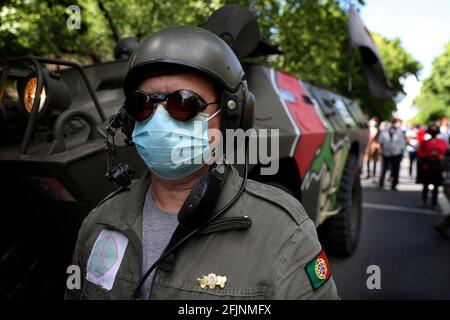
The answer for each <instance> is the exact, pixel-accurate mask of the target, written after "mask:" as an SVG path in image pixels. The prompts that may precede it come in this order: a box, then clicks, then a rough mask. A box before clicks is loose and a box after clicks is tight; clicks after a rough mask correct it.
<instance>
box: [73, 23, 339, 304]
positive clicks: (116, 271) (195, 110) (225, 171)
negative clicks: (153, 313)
mask: <svg viewBox="0 0 450 320" xmlns="http://www.w3.org/2000/svg"><path fill="white" fill-rule="evenodd" d="M124 91H125V97H126V102H125V105H124V108H125V110H126V112H127V114H128V116H129V117H130V118H131V119H133V120H134V121H135V125H134V129H133V133H132V135H131V139H132V140H133V142H134V143H135V145H136V149H137V151H138V153H139V155H140V156H141V157H142V159H143V160H144V162H145V163H146V165H147V167H148V168H149V171H148V172H147V173H146V174H144V175H143V176H142V177H141V178H140V179H139V180H138V181H134V182H133V183H132V185H131V186H130V187H123V188H121V189H119V190H117V191H116V192H114V193H112V194H110V195H109V196H107V197H106V198H105V199H103V200H102V201H101V202H100V204H99V205H98V206H97V207H96V208H95V209H93V210H92V212H91V213H90V214H89V215H88V217H87V218H86V219H85V221H84V222H83V224H82V227H81V229H80V231H79V236H78V241H77V245H76V248H75V253H74V264H76V265H78V266H79V267H80V268H81V270H82V275H83V277H82V285H81V289H74V290H67V291H66V298H68V299H82V298H84V299H132V298H140V299H255V298H256V299H337V298H338V295H337V290H336V286H335V284H334V281H333V278H332V276H331V271H330V266H329V263H328V260H327V258H326V256H325V253H324V252H323V250H322V248H321V245H320V243H319V241H318V239H317V234H316V230H315V225H314V223H313V222H312V221H311V220H310V219H309V218H308V216H307V214H306V213H305V211H304V209H303V207H302V206H301V204H300V203H299V202H298V201H297V200H296V199H294V198H293V197H291V196H289V195H288V194H286V193H285V192H283V191H281V190H280V189H277V188H274V187H270V186H267V185H264V184H260V183H258V182H255V181H252V180H248V181H246V179H242V178H240V177H239V175H238V173H237V170H236V169H234V168H233V167H231V166H229V165H224V164H220V163H219V164H211V162H207V161H206V160H205V159H214V158H215V154H214V150H215V149H216V148H217V141H216V140H215V139H211V135H210V131H209V130H211V129H216V130H220V131H222V132H224V131H225V130H226V129H239V128H241V129H244V130H246V129H248V128H250V127H251V125H252V120H253V113H254V98H253V95H252V94H251V92H250V91H249V90H248V89H247V85H246V81H245V75H244V71H243V69H242V66H241V64H240V62H239V60H238V58H237V57H236V55H235V54H234V53H233V51H232V50H231V48H230V47H229V46H228V45H227V44H226V43H225V42H224V41H223V40H222V39H220V38H219V37H217V36H216V35H214V34H212V33H211V32H209V31H206V30H204V29H201V28H195V27H188V26H181V27H172V28H168V29H164V30H161V31H159V32H157V33H155V34H154V35H152V36H151V37H149V38H147V39H146V40H144V41H142V42H141V44H140V45H139V47H138V48H137V50H136V51H135V52H134V54H133V55H132V57H131V59H130V64H129V70H128V73H127V76H126V78H125V82H124ZM195 122H197V123H200V127H199V128H200V132H196V131H198V130H196V129H195V124H194V123H195ZM177 132H183V134H182V135H183V136H184V137H186V136H187V137H188V139H187V141H188V142H187V144H182V145H181V146H180V144H179V139H178V137H177V138H174V137H173V136H174V135H173V133H177ZM191 149H192V150H193V149H196V150H199V152H197V153H195V152H194V154H192V153H191V152H187V153H186V154H187V156H184V155H185V153H183V152H186V151H188V150H189V151H190V150H191ZM174 150H176V152H175V154H178V151H182V154H183V157H182V159H181V160H180V159H174ZM225 157H226V156H225ZM199 159H201V161H198V160H199ZM186 160H190V161H186Z"/></svg>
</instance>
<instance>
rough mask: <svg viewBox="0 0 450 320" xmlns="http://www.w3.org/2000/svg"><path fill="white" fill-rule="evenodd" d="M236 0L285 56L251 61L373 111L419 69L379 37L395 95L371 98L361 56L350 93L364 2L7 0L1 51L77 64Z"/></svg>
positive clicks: (383, 107)
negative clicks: (74, 25) (77, 23)
mask: <svg viewBox="0 0 450 320" xmlns="http://www.w3.org/2000/svg"><path fill="white" fill-rule="evenodd" d="M230 3H237V4H240V5H242V6H245V7H249V8H251V10H252V11H253V12H254V13H255V14H256V16H257V17H258V21H259V24H260V26H261V33H262V37H263V39H265V40H266V41H268V42H270V43H272V44H276V45H277V46H279V47H280V49H281V50H282V51H283V53H284V54H283V55H279V56H272V57H269V58H257V59H254V60H256V61H258V62H260V63H265V64H268V65H271V66H273V67H275V68H279V69H283V70H285V71H287V72H289V73H292V74H294V75H296V76H299V77H300V78H302V79H305V80H308V81H310V82H312V83H315V84H317V85H320V86H322V87H325V88H327V89H330V90H333V91H335V92H337V93H340V94H342V95H346V96H350V97H351V98H353V99H356V100H357V101H358V102H359V103H360V104H361V105H362V106H363V108H364V109H365V110H366V112H367V113H368V114H369V115H377V116H379V117H381V118H386V117H388V116H389V115H390V114H391V113H392V111H393V110H395V105H396V102H395V101H396V100H395V99H398V98H399V97H401V94H402V93H403V87H402V85H401V82H400V79H401V78H403V77H406V76H407V75H409V74H417V72H418V70H419V69H420V65H419V64H418V63H417V62H416V61H414V59H413V58H411V56H409V55H408V54H407V53H406V52H405V51H404V50H403V48H402V47H401V44H400V41H399V40H398V39H394V40H392V41H389V40H387V39H384V38H382V37H381V36H378V35H374V39H375V41H376V43H377V45H378V47H379V48H380V51H381V55H382V57H383V59H384V62H385V66H386V71H387V74H388V78H389V80H390V81H391V83H393V85H394V90H393V98H392V99H390V100H388V101H377V100H375V99H372V98H369V94H368V88H367V83H366V80H365V78H364V74H363V71H362V65H361V60H360V58H359V56H358V55H356V56H355V61H354V63H353V72H352V74H353V75H352V76H353V79H352V80H353V91H352V92H351V93H349V92H348V90H347V80H348V73H349V69H350V63H351V60H350V58H349V50H348V35H347V10H348V8H349V6H350V5H353V6H355V7H357V8H361V7H362V6H364V1H363V0H321V1H318V0H301V1H299V0H283V1H281V0H235V1H230V0H212V1H207V0H175V1H147V0H78V1H73V0H68V1H53V0H40V1H37V0H6V1H4V2H3V3H2V5H1V7H0V57H11V56H18V55H25V54H34V55H43V56H51V57H59V58H68V59H71V60H75V61H78V62H80V63H83V64H86V63H93V62H94V63H95V62H101V61H108V60H112V59H113V55H112V54H113V48H114V45H115V43H116V41H117V40H118V39H120V38H122V37H125V36H137V37H140V38H142V37H145V36H147V35H150V34H152V33H153V32H155V31H157V30H159V29H162V28H164V27H167V26H171V25H179V24H191V25H198V26H201V25H203V24H204V23H205V22H206V20H207V18H208V17H209V16H210V15H211V13H212V12H213V11H214V10H216V9H218V8H219V7H221V6H222V5H224V4H230ZM73 4H76V5H78V6H79V7H80V9H81V29H80V30H77V29H74V30H70V29H68V28H67V27H66V21H67V19H68V18H69V16H70V12H69V11H68V9H67V8H68V7H69V6H70V5H73Z"/></svg>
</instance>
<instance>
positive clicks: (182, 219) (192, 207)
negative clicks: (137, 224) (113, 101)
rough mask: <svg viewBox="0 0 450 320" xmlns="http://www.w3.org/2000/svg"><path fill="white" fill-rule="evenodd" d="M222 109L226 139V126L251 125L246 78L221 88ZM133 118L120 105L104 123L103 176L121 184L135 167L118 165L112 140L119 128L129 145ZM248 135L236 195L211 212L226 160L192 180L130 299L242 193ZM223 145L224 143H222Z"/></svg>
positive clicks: (226, 168) (252, 102)
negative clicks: (172, 226) (161, 247)
mask: <svg viewBox="0 0 450 320" xmlns="http://www.w3.org/2000/svg"><path fill="white" fill-rule="evenodd" d="M220 108H221V110H222V111H221V113H222V117H221V130H222V133H223V134H222V136H223V139H224V140H225V136H226V135H225V131H226V129H238V128H241V129H243V130H244V131H245V130H247V129H249V128H251V127H252V126H253V119H254V113H255V97H254V95H253V94H252V93H251V92H250V90H249V89H248V85H247V81H246V79H245V78H243V79H242V80H241V82H240V85H239V87H238V89H237V90H236V91H235V92H231V91H229V90H227V89H223V90H222V92H221V97H220ZM134 124H135V123H134V120H132V119H131V118H130V117H129V116H128V114H127V112H126V111H125V109H124V108H123V107H122V108H121V109H120V110H119V111H118V112H117V113H116V114H115V115H113V116H112V117H111V118H110V119H109V122H108V125H107V126H106V141H105V142H106V146H107V147H106V150H107V173H106V177H107V178H108V179H110V180H112V181H114V182H115V183H117V184H119V185H120V186H122V187H127V186H129V185H130V184H131V180H132V179H133V178H134V175H135V170H134V169H133V168H132V167H131V166H130V165H128V164H126V163H122V162H120V163H118V164H117V150H116V145H115V141H114V137H115V134H116V132H117V130H118V129H119V128H120V129H121V131H122V133H123V134H125V136H126V139H125V143H126V144H127V145H128V146H132V145H134V144H133V141H132V132H133V129H134ZM247 139H248V138H247V137H246V138H245V139H244V150H245V165H244V174H243V180H242V184H241V186H240V188H239V190H238V191H237V193H236V194H235V196H234V197H233V198H232V199H231V200H230V201H229V202H228V203H227V204H226V205H224V206H223V207H222V208H221V209H219V210H218V211H216V212H214V213H212V211H213V210H214V208H215V205H216V203H217V200H218V198H219V196H220V194H221V192H222V188H223V185H224V181H225V178H226V176H227V174H228V173H229V170H230V169H229V167H230V165H229V164H226V159H223V163H216V164H213V165H211V166H210V167H209V169H208V171H207V173H205V174H204V175H202V176H201V177H200V178H199V179H198V181H197V182H196V183H195V185H194V187H193V188H192V190H191V192H190V194H189V195H188V197H187V199H186V201H185V202H184V204H183V206H182V207H181V209H180V212H179V213H178V221H179V226H178V227H177V229H176V230H175V232H174V234H173V236H172V239H171V241H170V243H169V244H168V246H167V247H166V249H165V251H164V252H163V254H162V255H161V256H160V258H159V259H158V260H157V261H156V262H155V263H154V264H153V265H152V266H151V267H150V268H149V269H148V270H147V272H146V273H145V274H144V275H143V277H142V278H141V280H140V281H139V283H138V286H137V288H136V290H135V291H134V294H133V298H134V299H140V290H141V289H142V286H143V284H144V282H145V281H146V280H147V278H148V277H149V276H150V274H151V273H152V272H153V270H155V269H156V268H157V267H158V266H159V265H160V264H161V263H163V262H164V260H165V259H166V258H167V257H168V256H169V255H170V254H171V253H173V252H174V251H175V250H177V249H178V248H179V247H181V245H182V244H184V243H186V242H187V241H188V240H189V239H190V238H191V237H193V236H194V235H195V234H197V233H198V232H199V231H201V230H202V229H204V228H205V227H206V226H208V225H209V224H210V223H211V222H212V221H213V220H215V219H217V218H219V217H220V216H222V215H223V214H224V213H225V212H226V210H228V208H230V207H231V206H232V205H233V204H234V203H235V202H236V201H237V199H238V198H239V197H240V196H241V194H242V193H243V192H244V189H245V185H246V183H247V176H248V155H247ZM223 142H225V141H223ZM223 145H225V143H223Z"/></svg>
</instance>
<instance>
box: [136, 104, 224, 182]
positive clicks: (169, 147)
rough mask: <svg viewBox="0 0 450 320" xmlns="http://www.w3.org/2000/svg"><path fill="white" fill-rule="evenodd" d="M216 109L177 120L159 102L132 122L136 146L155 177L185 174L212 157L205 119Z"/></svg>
mask: <svg viewBox="0 0 450 320" xmlns="http://www.w3.org/2000/svg"><path fill="white" fill-rule="evenodd" d="M219 112H220V110H219V111H217V112H216V113H214V114H213V115H211V116H209V115H208V114H207V113H203V112H200V113H198V114H197V115H196V116H195V117H194V118H192V119H190V120H188V121H177V120H175V119H174V118H172V117H171V116H170V114H169V113H168V112H167V110H166V109H165V108H164V107H163V106H162V105H159V106H158V107H157V108H156V110H155V112H154V113H153V115H152V116H151V117H150V118H149V119H147V120H145V121H142V122H136V124H135V126H134V130H133V135H132V138H133V142H134V143H135V145H136V150H137V152H138V153H139V155H140V156H141V158H142V159H143V160H144V162H145V163H146V164H147V166H148V168H149V169H150V170H151V171H152V172H153V173H154V174H156V175H157V176H158V177H160V178H162V179H166V180H177V179H181V178H184V177H187V176H189V175H191V174H192V173H194V172H196V171H197V170H199V169H200V168H201V167H202V166H203V165H204V164H205V163H207V162H208V161H209V160H211V159H212V154H211V149H210V148H209V140H208V131H207V130H208V121H209V120H211V119H212V118H213V117H215V116H216V115H217V114H218V113H219Z"/></svg>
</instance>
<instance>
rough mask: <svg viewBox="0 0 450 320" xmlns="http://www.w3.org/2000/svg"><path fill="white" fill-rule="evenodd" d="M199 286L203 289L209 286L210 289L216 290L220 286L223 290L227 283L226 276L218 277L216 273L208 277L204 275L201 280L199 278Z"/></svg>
mask: <svg viewBox="0 0 450 320" xmlns="http://www.w3.org/2000/svg"><path fill="white" fill-rule="evenodd" d="M197 281H198V284H199V285H200V287H202V288H206V286H208V287H209V288H210V289H214V288H215V287H216V286H220V287H221V288H223V287H225V283H226V282H227V277H226V276H217V275H216V274H215V273H210V274H208V275H207V276H205V275H202V277H201V278H197Z"/></svg>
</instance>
